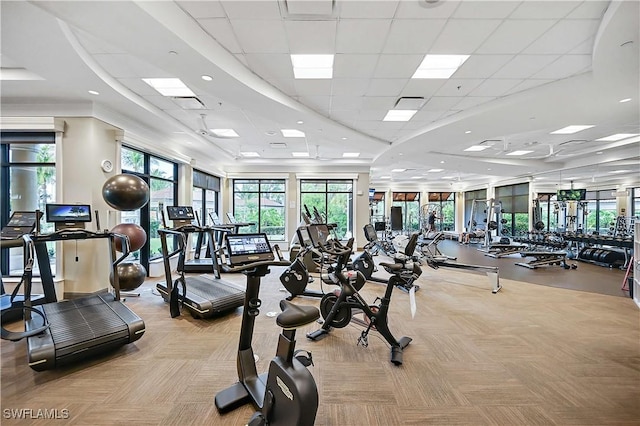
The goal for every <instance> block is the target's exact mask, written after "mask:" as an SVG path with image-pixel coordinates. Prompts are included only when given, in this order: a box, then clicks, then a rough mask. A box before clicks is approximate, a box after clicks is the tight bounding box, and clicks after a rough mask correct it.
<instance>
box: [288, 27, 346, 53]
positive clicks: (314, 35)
mask: <svg viewBox="0 0 640 426" xmlns="http://www.w3.org/2000/svg"><path fill="white" fill-rule="evenodd" d="M336 26H337V23H336V21H290V20H287V21H284V27H285V30H286V32H287V37H288V40H289V49H290V51H291V53H298V54H300V53H306V54H311V53H327V54H328V53H334V52H335V42H336Z"/></svg>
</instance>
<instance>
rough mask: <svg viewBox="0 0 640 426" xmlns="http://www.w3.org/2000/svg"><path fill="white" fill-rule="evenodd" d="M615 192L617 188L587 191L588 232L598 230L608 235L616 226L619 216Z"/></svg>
mask: <svg viewBox="0 0 640 426" xmlns="http://www.w3.org/2000/svg"><path fill="white" fill-rule="evenodd" d="M614 192H615V189H605V190H598V191H587V195H586V199H587V203H586V207H587V209H588V215H587V220H586V222H587V224H586V232H587V233H594V232H598V233H599V234H601V235H607V234H609V233H610V232H613V230H612V228H615V224H616V217H617V216H618V209H617V207H616V201H617V200H616V197H615V196H614V195H613V193H614Z"/></svg>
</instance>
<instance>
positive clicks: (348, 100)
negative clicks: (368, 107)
mask: <svg viewBox="0 0 640 426" xmlns="http://www.w3.org/2000/svg"><path fill="white" fill-rule="evenodd" d="M361 108H362V97H357V96H332V97H331V111H334V110H353V111H358V110H360V109H361Z"/></svg>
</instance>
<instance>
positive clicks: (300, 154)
mask: <svg viewBox="0 0 640 426" xmlns="http://www.w3.org/2000/svg"><path fill="white" fill-rule="evenodd" d="M291 156H292V157H296V158H304V157H308V156H309V153H308V152H292V153H291Z"/></svg>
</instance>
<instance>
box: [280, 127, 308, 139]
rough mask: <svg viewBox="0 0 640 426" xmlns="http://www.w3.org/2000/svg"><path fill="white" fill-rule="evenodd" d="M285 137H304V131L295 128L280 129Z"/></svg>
mask: <svg viewBox="0 0 640 426" xmlns="http://www.w3.org/2000/svg"><path fill="white" fill-rule="evenodd" d="M280 131H281V132H282V136H284V137H285V138H304V136H305V134H304V132H302V131H300V130H297V129H280Z"/></svg>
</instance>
